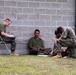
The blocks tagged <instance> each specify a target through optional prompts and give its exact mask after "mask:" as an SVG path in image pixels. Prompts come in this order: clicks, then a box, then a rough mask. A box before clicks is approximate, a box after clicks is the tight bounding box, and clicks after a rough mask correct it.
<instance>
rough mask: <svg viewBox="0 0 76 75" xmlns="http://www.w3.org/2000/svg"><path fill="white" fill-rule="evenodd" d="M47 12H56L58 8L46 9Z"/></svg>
mask: <svg viewBox="0 0 76 75" xmlns="http://www.w3.org/2000/svg"><path fill="white" fill-rule="evenodd" d="M46 14H56V9H46Z"/></svg>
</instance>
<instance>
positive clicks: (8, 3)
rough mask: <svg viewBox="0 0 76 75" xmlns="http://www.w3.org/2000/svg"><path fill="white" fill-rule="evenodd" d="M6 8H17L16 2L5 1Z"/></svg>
mask: <svg viewBox="0 0 76 75" xmlns="http://www.w3.org/2000/svg"><path fill="white" fill-rule="evenodd" d="M4 3H5V6H14V7H15V6H16V1H9V0H8V1H4Z"/></svg>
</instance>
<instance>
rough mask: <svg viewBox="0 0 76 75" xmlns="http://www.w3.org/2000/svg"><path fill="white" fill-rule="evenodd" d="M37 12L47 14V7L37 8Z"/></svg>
mask: <svg viewBox="0 0 76 75" xmlns="http://www.w3.org/2000/svg"><path fill="white" fill-rule="evenodd" d="M35 13H38V14H46V9H41V8H40V9H35Z"/></svg>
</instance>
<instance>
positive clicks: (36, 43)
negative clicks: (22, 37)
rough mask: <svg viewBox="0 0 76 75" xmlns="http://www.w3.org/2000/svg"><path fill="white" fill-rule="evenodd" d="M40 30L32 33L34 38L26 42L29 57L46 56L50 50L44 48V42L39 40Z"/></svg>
mask: <svg viewBox="0 0 76 75" xmlns="http://www.w3.org/2000/svg"><path fill="white" fill-rule="evenodd" d="M39 35H40V30H38V29H36V30H35V31H34V37H32V38H31V39H30V40H29V42H28V48H29V54H30V55H48V54H49V53H50V52H51V51H52V49H51V48H45V47H44V42H43V40H42V39H41V38H39Z"/></svg>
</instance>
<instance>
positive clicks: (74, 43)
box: [54, 28, 76, 57]
mask: <svg viewBox="0 0 76 75" xmlns="http://www.w3.org/2000/svg"><path fill="white" fill-rule="evenodd" d="M61 47H67V51H68V55H69V56H70V57H76V39H75V33H74V31H73V30H72V29H71V28H66V29H65V30H64V32H63V34H62V36H61V38H60V39H59V40H58V41H57V42H56V44H55V45H54V52H55V53H57V52H62V50H61Z"/></svg>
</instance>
